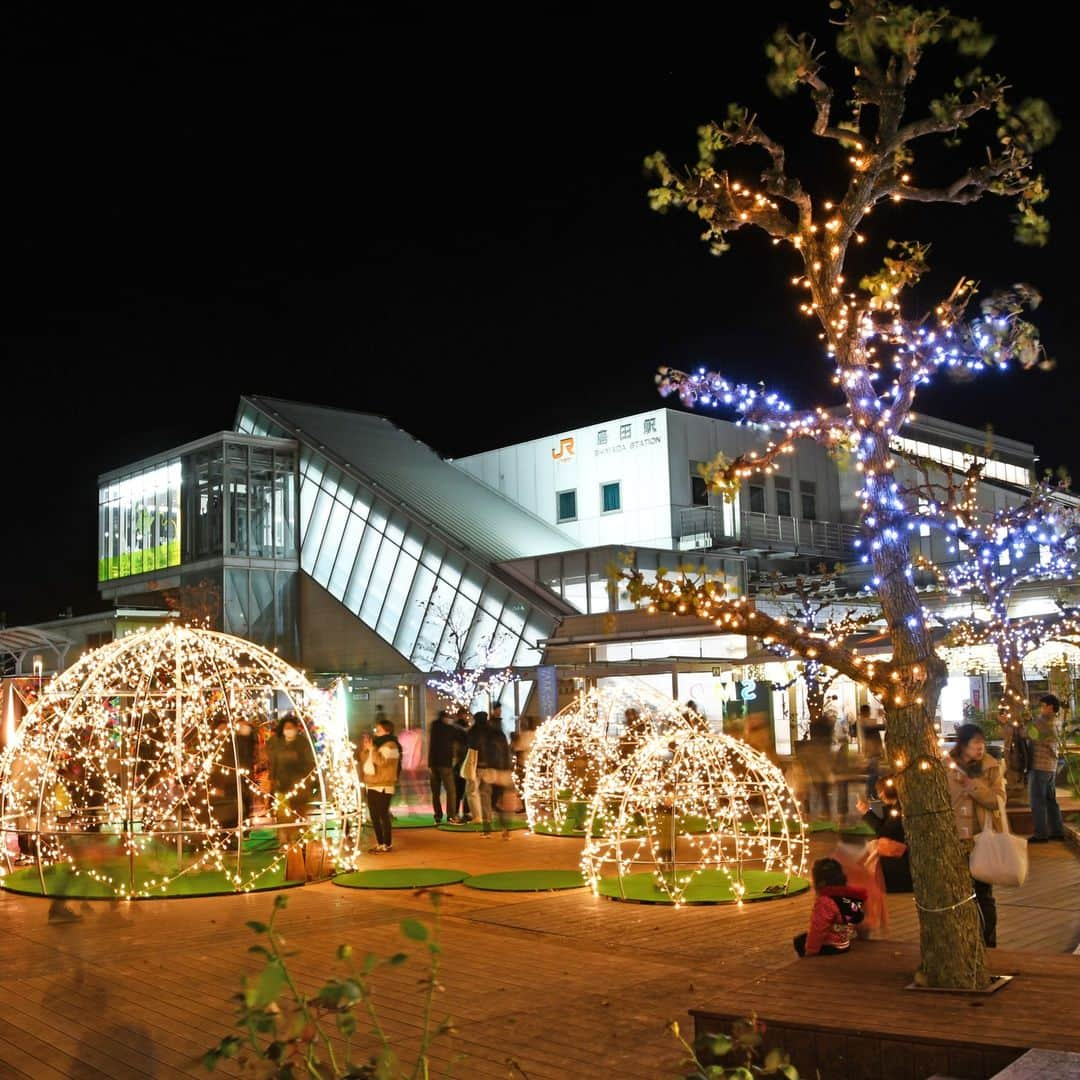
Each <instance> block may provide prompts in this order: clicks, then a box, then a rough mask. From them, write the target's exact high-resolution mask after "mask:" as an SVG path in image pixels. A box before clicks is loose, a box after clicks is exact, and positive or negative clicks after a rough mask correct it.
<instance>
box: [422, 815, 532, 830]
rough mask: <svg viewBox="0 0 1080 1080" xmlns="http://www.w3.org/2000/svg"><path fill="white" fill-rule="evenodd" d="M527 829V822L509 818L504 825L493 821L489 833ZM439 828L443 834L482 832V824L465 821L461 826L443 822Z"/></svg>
mask: <svg viewBox="0 0 1080 1080" xmlns="http://www.w3.org/2000/svg"><path fill="white" fill-rule="evenodd" d="M528 827H529V825H528V822H525V821H522V820H521V819H520V818H511V820H509V821H508V822H507V823H506V824H505V825H500V824H499V823H498V822H497V821H493V822H492V823H491V825H490V826H489V831H490V832H502V830H503V829H504V828H505V829H527V828H528ZM439 828H440V829H441V830H442V831H443V832H458V833H478V832H483V831H484V826H483V823H482V822H479V821H467V822H465V823H464V824H463V825H449V824H447V823H446V822H445V821H444V822H443V823H442V824H441V825H440V826H439Z"/></svg>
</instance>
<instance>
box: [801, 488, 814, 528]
mask: <svg viewBox="0 0 1080 1080" xmlns="http://www.w3.org/2000/svg"><path fill="white" fill-rule="evenodd" d="M799 498H800V500H801V502H802V516H803V517H804V518H805V519H806V520H807V521H817V484H815V483H814V482H813V481H812V480H803V481H802V483H800V484H799Z"/></svg>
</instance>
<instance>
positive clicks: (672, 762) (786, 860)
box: [581, 725, 808, 907]
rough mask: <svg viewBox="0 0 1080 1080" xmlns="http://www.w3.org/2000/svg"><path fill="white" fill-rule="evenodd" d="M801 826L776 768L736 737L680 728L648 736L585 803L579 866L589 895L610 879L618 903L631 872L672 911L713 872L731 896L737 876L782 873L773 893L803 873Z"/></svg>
mask: <svg viewBox="0 0 1080 1080" xmlns="http://www.w3.org/2000/svg"><path fill="white" fill-rule="evenodd" d="M807 849H808V843H807V832H806V824H805V822H804V820H803V818H802V815H801V813H800V810H799V807H798V804H797V801H796V799H795V797H794V795H793V794H792V792H791V789H790V788H789V787H788V784H787V781H786V779H785V777H784V774H783V772H782V771H781V770H780V768H779V767H778V766H776V765H774V764H773V763H772V762H771V761H769V759H768V758H767V757H766V756H765V755H764V754H762V753H760V752H759V751H757V750H754V749H753V748H752V747H750V746H749V745H747V744H746V743H745V742H742V741H741V740H739V739H736V738H733V737H731V736H728V735H724V734H722V733H720V732H715V731H711V730H709V729H708V728H705V727H702V726H694V725H684V726H682V727H680V728H675V729H673V730H671V731H668V732H662V733H658V734H655V735H652V736H651V737H649V738H648V739H646V740H645V741H644V742H643V743H641V744H640V745H639V746H638V748H637V749H636V750H635V751H634V753H633V755H632V756H631V758H630V760H629V761H627V762H626V763H625V765H624V767H623V768H622V769H620V770H615V771H612V772H610V773H608V774H607V775H606V776H603V777H601V778H600V780H599V783H598V785H597V788H596V792H595V794H594V795H593V797H592V799H591V805H590V811H589V817H588V823H587V827H586V830H585V847H584V850H583V852H582V859H581V868H582V873H583V874H584V876H585V878H586V880H587V881H588V882H589V884H590V886H591V887H592V889H593V891H594V893H599V891H600V888H601V883H602V882H603V881H604V879H605V878H612V877H613V878H615V879H616V881H617V883H618V895H620V896H622V897H626V896H627V894H628V892H630V882H629V881H628V880H627V879H629V878H631V877H632V876H634V875H639V874H643V873H647V874H651V877H652V880H653V884H654V888H655V890H656V891H657V893H658V894H660V895H661V896H663V897H665V898H666V899H667V901H668V902H669V903H671V904H673V905H675V906H676V907H681V906H682V905H683V904H684V903H686V902H688V893H689V891H690V890H691V888H692V887H693V885H694V882H695V881H696V880H697V879H698V878H699V877H700V876H701V875H702V873H703V872H705V871H718V872H719V873H720V874H721V875H722V877H723V878H724V879H725V880H726V882H727V885H728V890H729V892H730V895H731V896H732V897H733V899H734V900H735V901H736V902H737V903H739V904H741V903H742V902H743V899H744V897H745V896H746V895H747V886H746V881H745V874H746V871H748V870H751V869H752V870H761V871H765V872H769V873H774V874H779V875H782V876H781V877H780V878H778V880H777V881H776V882H775V883H774V885H773V886H772V890H773V892H774V894H775V895H783V894H785V893H786V892H787V891H788V888H789V886H790V885H791V883H792V879H793V878H795V877H797V876H801V875H803V874H805V873H806V859H807Z"/></svg>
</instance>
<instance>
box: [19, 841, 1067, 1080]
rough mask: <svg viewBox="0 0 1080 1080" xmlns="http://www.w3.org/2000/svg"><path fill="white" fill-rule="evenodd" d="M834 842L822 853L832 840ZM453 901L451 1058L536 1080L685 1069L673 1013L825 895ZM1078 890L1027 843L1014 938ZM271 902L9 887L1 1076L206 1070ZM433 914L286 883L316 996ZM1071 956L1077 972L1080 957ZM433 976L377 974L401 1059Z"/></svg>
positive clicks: (702, 995) (494, 863) (556, 860)
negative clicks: (345, 954) (680, 903)
mask: <svg viewBox="0 0 1080 1080" xmlns="http://www.w3.org/2000/svg"><path fill="white" fill-rule="evenodd" d="M395 839H396V841H397V847H398V850H396V851H395V852H394V853H393V854H391V855H386V856H380V857H379V858H378V860H377V861H376V860H374V859H373V860H372V863H373V864H374V865H376V866H380V867H382V866H387V867H389V866H394V865H398V866H445V867H456V868H460V869H462V870H467V871H469V872H472V873H482V872H485V871H489V870H496V869H514V868H536V869H539V868H567V869H571V868H574V867H576V864H577V859H578V856H579V852H580V843H579V842H578V841H575V840H566V839H556V838H547V837H535V836H530V835H527V834H524V833H515V834H513V835H512V837H511V839H510V840H509V841H506V842H504V841H502V840H501V839H499V838H498V837H495V838H493V839H490V840H484V839H482V838H480V837H479V836H475V835H451V834H447V833H440V832H436V831H434V830H408V831H405V830H402V831H399V833H398V834H397V836H396V837H395ZM820 846H821V849H822V850H821V852H820V853H824V850H825V848H826V847H827V841H824V840H823V841H820ZM816 853H817V852H816ZM446 892H447V894H448V895H447V899H446V900H445V902H444V931H443V937H444V945H445V966H444V980H443V981H444V983H445V985H446V993H445V994H444V995H441V997H440V1004H441V1008H442V1009H443V1011H444V1012H446V1013H450V1014H452V1015H453V1017H454V1018H455V1020H456V1022H457V1028H458V1031H459V1034H458V1035H456V1036H454V1037H451V1038H449V1039H447V1040H446V1041H445V1042H444V1043H443V1044H441V1046H440V1047H439V1048H438V1050H437V1058H438V1062H437V1064H439V1065H440V1066H441V1067H444V1066H445V1065H446V1064H447V1063H448V1062H449V1061H450V1059H451V1058H452V1057H453V1056H454V1055H456V1054H459V1053H464V1054H467V1055H468V1058H467V1061H466V1062H465V1063H463V1064H461V1065H459V1066H458V1067H457V1068H456V1069H455V1073H454V1075H455V1076H458V1077H477V1078H487V1077H492V1078H494V1077H510V1076H514V1077H518V1078H520V1077H521V1076H522V1075H524V1076H527V1077H528V1078H530V1080H542V1078H551V1080H556V1078H567V1077H595V1076H598V1075H604V1076H608V1075H611V1076H621V1077H645V1078H650V1080H651V1078H660V1077H676V1076H678V1075H680V1073H679V1070H678V1065H679V1054H678V1052H677V1049H676V1048H674V1046H673V1044H672V1041H671V1037H670V1035H669V1034H668V1033H667V1032H666V1031H665V1024H666V1022H667V1021H668V1020H670V1019H678V1020H679V1021H680V1022H681V1023H683V1024H684V1026H686V1027H687V1028H688V1027H689V1022H688V1017H687V1013H688V1010H689V1009H691V1008H692V1007H694V1006H696V1005H699V1004H702V1003H703V1002H704V1001H706V1000H708V998H709V997H710V995H711V994H715V993H716V991H717V990H718V989H719V988H722V987H730V986H733V985H736V984H741V983H748V982H750V981H751V980H754V979H756V978H759V977H760V976H761V974H762V972H763V971H770V970H774V969H779V968H781V967H783V966H785V965H787V964H789V962H790V960H791V946H790V940H791V937H792V936H793V935H794V934H795V933H797V932H798V931H799V930H801V929H804V928H805V924H806V920H807V913H808V908H809V904H810V900H809V897H808V896H801V897H796V898H792V899H790V900H782V901H769V902H766V903H761V904H753V905H747V906H745V907H743V908H742V909H736V908H731V907H708V908H704V907H703V908H684V909H682V910H679V911H674V910H668V909H660V908H656V907H651V906H646V905H635V904H620V903H615V902H612V901H607V900H600V899H596V898H594V897H593V896H591V894H589V893H588V892H587V891H585V890H578V891H573V892H564V893H551V894H528V893H517V894H498V893H485V892H480V891H477V890H472V889H468V888H466V887H464V886H460V885H459V886H454V887H452V888H450V889H448V890H446ZM1078 897H1080V859H1078V858H1077V856H1076V854H1075V853H1074V852H1073V851H1071V850H1067V849H1066V848H1065V847H1064V846H1063V845H1060V844H1048V845H1045V846H1042V847H1039V848H1037V849H1032V872H1031V876H1030V878H1029V881H1028V883H1027V884H1026V885H1025V886H1024V888H1023V889H1020V890H1005V889H1002V890H999V905H1000V926H999V939H1000V941H1001V945H1002V947H1003V948H1008V949H1010V950H1016V949H1019V950H1035V951H1041V952H1050V953H1057V954H1063V953H1066V952H1071V951H1072V950H1073V949H1074V948H1075V947H1076V946H1077V944H1078V943H1080V904H1078V903H1077V898H1078ZM271 904H272V898H271V895H270V894H267V893H262V894H251V895H248V896H236V897H232V896H230V897H220V898H212V899H203V900H173V901H151V902H143V903H134V904H126V905H122V906H117V907H116V908H112V909H110V908H109V906H108V905H105V904H100V903H99V904H94V905H92V910H91V911H89V912H88V913H86V914H85V916H84V918H83V920H82V921H81V922H80V923H75V924H66V925H64V924H62V925H55V924H49V923H48V922H47V911H48V901H43V900H35V899H32V898H28V897H20V896H16V895H14V894H10V893H0V1000H2V1001H3V1009H2V1010H0V1075H2V1076H4V1077H8V1076H14V1077H18V1076H30V1077H85V1078H90V1077H93V1078H102V1077H108V1078H126V1077H147V1076H151V1077H177V1076H199V1075H203V1076H205V1075H206V1074H205V1073H204V1072H202V1071H201V1069H200V1067H199V1066H198V1064H197V1061H198V1058H199V1056H200V1055H201V1053H202V1052H203V1051H204V1050H205V1049H206V1048H207V1047H208V1046H209V1045H211V1044H213V1043H215V1042H216V1041H217V1040H218V1039H219V1038H221V1037H222V1036H223V1035H224V1034H226V1033H227V1031H228V1029H229V1026H230V1022H231V1015H232V1008H233V1003H232V1002H231V1000H230V996H231V995H232V994H233V993H234V992H235V991H236V990H237V989H238V987H239V983H240V978H241V976H242V975H243V973H245V972H249V971H252V970H254V967H255V964H254V962H253V961H254V958H253V957H251V956H249V955H248V953H247V952H246V950H247V947H248V945H249V944H251V943H252V942H253V940H254V939H253V938H252V936H251V933H250V931H249V930H247V929H246V928H245V926H244V923H245V921H246V920H248V919H265V918H266V916H267V915H268V913H269V911H270V908H271ZM74 906H76V907H77V905H74ZM429 908H430V904H429V901H428V900H427V899H426V898H425V897H422V896H414V895H412V894H411V893H408V892H361V891H357V890H352V889H342V888H338V887H336V886H334V885H331V884H323V885H317V886H308V887H305V888H303V889H294V890H291V891H290V893H289V907H288V910H287V911H286V912H285V913H284V915H283V916H282V919H281V926H282V928H283V929H284V931H285V932H286V933H287V936H288V939H289V945H290V946H291V947H292V948H294V949H297V950H299V955H298V956H297V957H296V958H295V960H294V961H293V964H294V967H295V971H296V974H297V976H298V978H299V981H300V983H301V985H302V986H303V987H305V988H307V989H309V990H314V989H315V988H316V987H317V986H318V985H321V979H322V978H323V977H325V975H326V974H327V973H328V972H329V970H330V969H331V967H332V963H333V960H332V958H333V956H334V952H335V950H336V948H337V946H338V945H339V944H340V943H342V942H348V943H350V944H352V945H353V946H354V947H355V948H356V949H357V950H358V951H369V950H371V951H375V952H377V953H379V954H382V955H388V954H390V953H392V952H396V951H398V950H399V948H401V946H402V938H401V935H400V931H399V928H398V924H399V922H400V920H401V919H402V918H405V917H408V916H413V915H417V914H420V915H421V916H422V915H424V914H425V913H426V912H427V911H428V910H429ZM890 913H891V928H890V933H889V937H890V939H893V940H898V941H906V942H913V941H915V940H916V937H917V931H916V921H915V912H914V907H913V904H912V901H911V898H910V897H907V896H897V897H892V898H891V899H890ZM407 944H408V943H406V948H405V950H404V951H410V950H409V949H408V947H407ZM1076 964H1077V974H1078V975H1080V957H1077V958H1076ZM418 972H419V967H418V966H416V965H414V963H413V961H411V960H410V961H409V962H408V963H406V964H404V965H402V966H401V967H400V968H395V969H388V970H387V971H385V972H384V973H381V974H380V975H379V982H378V987H379V989H378V1006H379V1010H380V1013H381V1015H382V1017H383V1020H384V1024H385V1026H386V1028H387V1030H388V1031H389V1032H390V1033H391V1035H392V1037H393V1038H394V1039H395V1040H400V1043H401V1047H402V1052H403V1055H404V1056H406V1057H407V1056H408V1052H409V1050H408V1048H409V1045H410V1041H411V1040H412V1038H413V1037H414V1036H415V1033H416V1031H417V1028H418V1019H417V1013H418V1001H419V991H418V988H417V983H416V980H417V975H418ZM510 1058H513V1059H514V1060H515V1061H516V1062H517V1063H518V1066H519V1069H520V1071H518V1070H516V1069H514V1068H512V1067H511V1066H510V1064H509V1059H510ZM221 1074H222V1075H236V1070H235V1069H231V1068H223V1069H222V1073H221ZM435 1075H442V1072H441V1071H440V1069H436V1072H435Z"/></svg>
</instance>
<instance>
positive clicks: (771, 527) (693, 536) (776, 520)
mask: <svg viewBox="0 0 1080 1080" xmlns="http://www.w3.org/2000/svg"><path fill="white" fill-rule="evenodd" d="M730 518H731V515H730V514H725V512H724V510H723V509H722V508H721V507H717V506H695V507H692V508H690V509H687V510H683V511H682V514H681V517H680V528H679V537H680V547H682V548H684V549H687V548H717V547H734V546H738V547H743V548H754V547H760V548H770V549H773V550H774V551H776V552H778V553H779V552H792V553H795V552H798V553H799V554H806V555H824V556H828V557H830V558H837V559H850V558H852V557H853V556H854V554H855V540H856V539H857V538H858V536H859V528H858V526H857V525H847V524H845V523H843V522H839V521H810V520H809V519H807V518H797V517H788V516H786V515H781V514H762V513H755V512H754V511H752V510H744V511H743V512H742V513H741V514H740V515H739V534H738V535H737V536H732V535H731V528H730V525H729V523H728V522H729V521H730Z"/></svg>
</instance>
